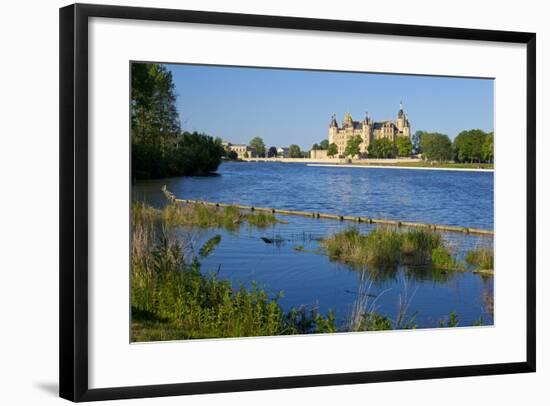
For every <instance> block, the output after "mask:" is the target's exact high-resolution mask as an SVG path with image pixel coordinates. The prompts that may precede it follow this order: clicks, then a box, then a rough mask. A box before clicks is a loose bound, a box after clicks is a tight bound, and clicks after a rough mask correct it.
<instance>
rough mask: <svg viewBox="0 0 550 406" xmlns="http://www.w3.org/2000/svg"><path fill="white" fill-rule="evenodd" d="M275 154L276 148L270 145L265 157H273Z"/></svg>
mask: <svg viewBox="0 0 550 406" xmlns="http://www.w3.org/2000/svg"><path fill="white" fill-rule="evenodd" d="M276 156H277V148H275V147H270V148H269V150H268V151H267V157H268V158H273V157H276Z"/></svg>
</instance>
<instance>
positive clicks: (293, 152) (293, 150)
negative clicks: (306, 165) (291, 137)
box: [288, 144, 302, 158]
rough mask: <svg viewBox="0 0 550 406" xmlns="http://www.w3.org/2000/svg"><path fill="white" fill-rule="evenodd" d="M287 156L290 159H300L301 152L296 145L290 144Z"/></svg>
mask: <svg viewBox="0 0 550 406" xmlns="http://www.w3.org/2000/svg"><path fill="white" fill-rule="evenodd" d="M288 156H289V157H290V158H300V157H301V156H302V151H301V150H300V146H298V145H296V144H292V145H291V146H289V147H288Z"/></svg>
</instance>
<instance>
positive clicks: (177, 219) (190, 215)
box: [133, 202, 279, 230]
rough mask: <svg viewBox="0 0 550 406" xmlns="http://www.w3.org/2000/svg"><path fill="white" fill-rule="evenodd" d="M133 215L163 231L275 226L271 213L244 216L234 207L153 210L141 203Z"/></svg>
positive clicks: (186, 206) (183, 206)
mask: <svg viewBox="0 0 550 406" xmlns="http://www.w3.org/2000/svg"><path fill="white" fill-rule="evenodd" d="M133 211H134V212H135V213H137V214H138V215H139V216H141V217H143V218H144V219H147V220H151V221H153V222H157V223H158V222H160V223H162V224H164V225H165V226H166V227H174V226H188V227H199V228H210V227H217V228H225V229H228V230H236V229H237V228H238V227H239V226H240V225H242V224H245V223H248V224H250V225H253V226H255V227H258V228H265V227H268V226H270V225H273V224H276V223H278V222H279V220H278V219H277V217H275V215H273V214H272V213H264V212H258V213H254V212H250V213H245V212H242V211H241V210H239V209H238V208H237V207H235V206H225V207H216V206H208V205H204V204H201V203H190V204H176V203H172V204H169V205H167V206H166V207H164V208H163V209H156V208H153V207H151V206H148V205H146V204H144V203H140V202H134V204H133Z"/></svg>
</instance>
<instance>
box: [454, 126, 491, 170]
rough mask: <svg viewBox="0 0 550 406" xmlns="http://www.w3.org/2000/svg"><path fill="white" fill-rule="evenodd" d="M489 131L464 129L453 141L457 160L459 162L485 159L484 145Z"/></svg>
mask: <svg viewBox="0 0 550 406" xmlns="http://www.w3.org/2000/svg"><path fill="white" fill-rule="evenodd" d="M486 139H487V133H485V132H484V131H481V130H477V129H476V130H468V131H462V132H461V133H460V134H458V135H457V136H456V137H455V139H454V141H453V149H454V152H455V157H456V160H457V161H459V162H481V161H482V160H483V145H484V144H485V141H486Z"/></svg>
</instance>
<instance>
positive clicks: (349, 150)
mask: <svg viewBox="0 0 550 406" xmlns="http://www.w3.org/2000/svg"><path fill="white" fill-rule="evenodd" d="M362 142H363V139H362V138H361V136H360V135H354V136H353V137H350V138H349V139H348V143H347V144H346V149H345V150H344V155H345V156H357V155H359V154H360V153H361V148H360V145H361V143H362Z"/></svg>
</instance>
